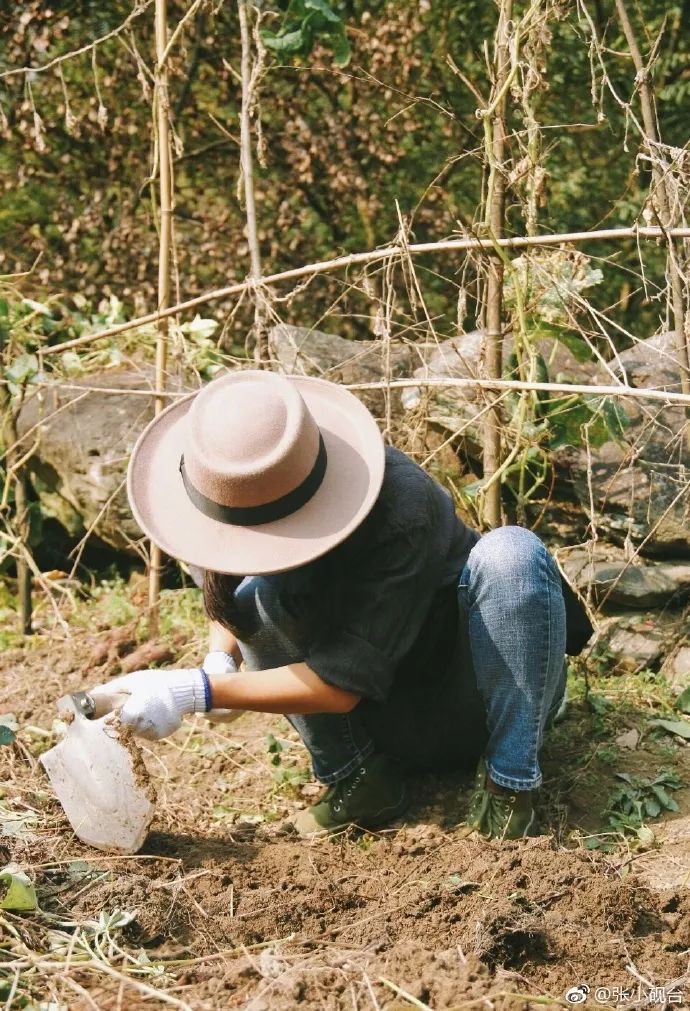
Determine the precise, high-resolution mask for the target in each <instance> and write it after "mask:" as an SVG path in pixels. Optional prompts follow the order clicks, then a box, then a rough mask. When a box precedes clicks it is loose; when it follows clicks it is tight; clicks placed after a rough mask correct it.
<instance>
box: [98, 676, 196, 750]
mask: <svg viewBox="0 0 690 1011" xmlns="http://www.w3.org/2000/svg"><path fill="white" fill-rule="evenodd" d="M116 692H120V693H122V694H123V695H128V696H129V697H128V698H126V701H125V702H124V705H123V706H122V709H121V710H120V719H121V720H122V722H123V723H125V724H127V725H128V726H131V728H132V730H133V731H134V733H135V734H137V736H139V737H145V738H147V739H148V740H149V741H158V740H160V739H161V738H162V737H168V736H169V735H170V734H173V733H174V732H175V731H176V730H178V729H179V727H180V726H181V724H182V717H183V716H186V715H187V714H188V713H205V712H206V711H207V705H208V700H209V698H210V690H209V689H208V678H205V677H204V674H203V673H202V671H201V670H199V669H198V668H196V669H189V670H137V671H133V672H132V673H131V674H124V675H123V676H122V677H119V678H114V679H113V680H112V681H108V683H107V684H103V685H96V687H95V688H93V689H92V690H91V691H90V693H89V694H90V695H92V696H93V697H94V698H97V697H98V695H99V694H102V695H107V696H112V695H113V694H114V693H116Z"/></svg>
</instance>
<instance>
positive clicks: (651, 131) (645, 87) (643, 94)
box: [615, 0, 690, 449]
mask: <svg viewBox="0 0 690 1011" xmlns="http://www.w3.org/2000/svg"><path fill="white" fill-rule="evenodd" d="M615 2H616V11H617V13H618V17H619V19H620V22H621V27H622V29H623V34H624V35H625V39H626V42H627V43H628V48H629V49H630V55H631V56H632V61H633V64H634V66H635V73H636V82H637V84H638V86H639V89H640V105H641V109H642V122H643V124H644V130H645V137H644V140H645V143H646V145H647V147H648V149H649V156H650V160H651V164H652V180H653V183H654V188H653V193H652V199H653V201H654V203H655V204H656V205H657V206H656V207H655V210H656V213H657V218H658V220H659V221H660V223H661V225H662V227H663V228H670V227H671V225H672V224H673V220H672V219H673V212H672V210H671V195H670V193H669V187H668V180H667V175H666V172H667V166H666V163H665V161H664V163H663V165H660V164H659V160H660V150H659V135H658V130H657V117H656V100H655V95H654V79H653V77H652V71H651V69H649V67H647V66H645V64H644V61H643V59H642V53H641V52H640V48H639V46H638V44H637V39H636V37H635V30H634V28H633V26H632V22H631V20H630V16H629V14H628V10H627V7H626V5H625V0H615ZM667 269H668V277H669V281H670V285H671V310H672V312H673V327H674V330H675V332H676V346H677V348H678V364H679V368H680V383H681V389H682V391H683V393H690V352H689V350H688V341H687V338H686V336H685V309H684V305H683V288H684V282H683V278H682V277H681V272H680V269H679V266H678V260H677V258H676V254H675V250H674V246H673V240H672V239H669V240H668V268H667ZM686 443H687V446H688V448H689V449H690V430H689V431H688V433H687V434H686Z"/></svg>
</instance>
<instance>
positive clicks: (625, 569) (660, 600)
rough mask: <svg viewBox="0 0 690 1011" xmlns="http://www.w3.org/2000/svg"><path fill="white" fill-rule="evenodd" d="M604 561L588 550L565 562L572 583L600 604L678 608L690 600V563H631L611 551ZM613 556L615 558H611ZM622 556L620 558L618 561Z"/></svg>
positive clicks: (565, 568) (635, 561) (570, 556)
mask: <svg viewBox="0 0 690 1011" xmlns="http://www.w3.org/2000/svg"><path fill="white" fill-rule="evenodd" d="M606 555H608V556H609V557H602V554H601V548H600V550H599V553H598V555H594V556H592V554H591V553H590V552H588V551H585V550H578V551H573V552H569V553H568V554H567V557H566V558H564V559H563V560H562V561H561V564H562V565H563V569H564V571H565V574H566V575H567V576H568V579H569V580H570V581H571V582H572V583H573V584H574V585H575V586H576V587H577V588H578V590H580V592H581V593H583V594H585V595H586V596H587V595H588V594H589V593H590V592H591V594H592V597H593V599H594V601H595V602H596V603H597V604H604V605H606V604H608V606H609V607H611V606H613V605H617V606H621V607H631V608H639V607H663V606H665V605H667V604H670V605H672V606H673V605H678V604H681V603H683V602H684V601H685V600H686V599H687V597H688V596H690V562H682V561H677V562H672V561H650V560H648V559H647V560H645V561H644V562H642V561H641V559H640V558H639V556H638V557H637V558H635V559H634V560H628V559H626V558H625V557H621V556H623V552H622V551H618V552H615V551H613V550H611V548H610V547H609V548H607V550H606ZM611 556H613V557H611ZM617 556H618V557H617Z"/></svg>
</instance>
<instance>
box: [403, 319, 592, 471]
mask: <svg viewBox="0 0 690 1011" xmlns="http://www.w3.org/2000/svg"><path fill="white" fill-rule="evenodd" d="M482 342H483V334H482V332H481V331H478V330H474V331H472V332H471V333H467V334H463V335H462V336H460V337H453V338H451V339H449V340H446V341H441V342H439V343H438V344H436V345H432V346H429V347H428V348H427V349H426V350H425V352H424V358H425V361H424V363H423V364H422V365H420V366H419V367H418V368H416V369H415V371H414V373H413V376H414V378H415V379H446V378H452V379H481V378H482V377H483V376H485V374H486V373H485V371H484V369H483V359H482ZM513 347H514V345H513V338H512V337H511V336H510V335H509V336H507V337H506V338H505V339H504V341H503V359H504V361H505V362H508V361H509V357H510V355H511V354H512V352H513ZM535 348H536V350H537V352H538V353H539V354H540V355H541V356H542V357H543V358H544V361H545V362H546V363H547V368H548V377H549V379H550V380H551V381H553V382H569V383H588V382H592V375H593V373H594V369H595V366H594V363H592V362H580V361H578V359H577V358H576V357H575V356H574V355H573V354H572V352H571V351H569V349H568V348H567V347H566V346H565V345H564V344H563V343H561V342H560V341H554V340H553V339H543V340H540V341H538V342H537V343H536V345H535ZM402 402H403V406H404V407H405V408H406V409H407V410H409V411H412V410H420V409H421V410H424V411H425V412H426V413H427V415H428V418H429V421H431V422H432V423H433V424H436V425H439V426H440V427H441V428H444V429H447V430H448V431H449V432H457V433H459V434H461V435H462V436H463V437H464V439H465V441H466V444H467V448H468V449H469V451H470V452H471V454H472V455H479V447H480V446H481V441H482V434H481V418H480V417H479V415H480V413H481V411H482V410H483V408H484V407H485V406H486V404H487V403H488V395H487V393H486V392H485V391H484V390H483V389H480V388H479V387H477V386H474V387H473V386H465V387H463V386H446V387H431V388H428V387H427V388H425V387H423V386H412V387H408V388H407V389H405V390H404V391H403V395H402Z"/></svg>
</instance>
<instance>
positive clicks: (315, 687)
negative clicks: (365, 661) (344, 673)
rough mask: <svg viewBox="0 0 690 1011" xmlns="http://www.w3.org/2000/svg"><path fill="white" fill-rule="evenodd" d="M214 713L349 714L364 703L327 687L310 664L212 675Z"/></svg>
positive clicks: (357, 696)
mask: <svg viewBox="0 0 690 1011" xmlns="http://www.w3.org/2000/svg"><path fill="white" fill-rule="evenodd" d="M209 681H210V684H211V702H212V706H213V708H214V709H251V710H254V711H255V712H260V713H285V714H288V715H293V716H296V715H307V714H309V713H349V712H350V711H351V710H352V709H354V707H355V706H356V705H357V703H358V702H359V701H360V696H359V695H355V694H354V693H353V692H349V691H345V690H344V689H343V688H337V687H336V686H335V685H330V684H327V683H326V682H325V681H323V680H322V679H321V678H320V677H319V675H318V674H316V673H315V672H314V671H313V670H312V669H311V668H310V667H309V666H308V665H307V664H306V663H291V664H288V665H287V666H285V667H275V668H273V669H271V670H263V671H249V672H247V673H240V674H232V675H224V674H212V675H211V676H210V677H209Z"/></svg>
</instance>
